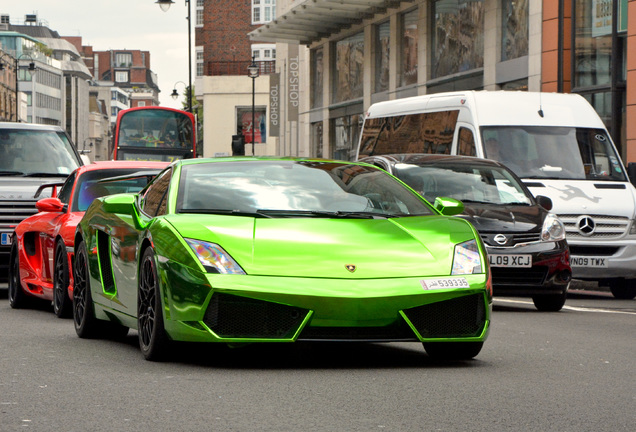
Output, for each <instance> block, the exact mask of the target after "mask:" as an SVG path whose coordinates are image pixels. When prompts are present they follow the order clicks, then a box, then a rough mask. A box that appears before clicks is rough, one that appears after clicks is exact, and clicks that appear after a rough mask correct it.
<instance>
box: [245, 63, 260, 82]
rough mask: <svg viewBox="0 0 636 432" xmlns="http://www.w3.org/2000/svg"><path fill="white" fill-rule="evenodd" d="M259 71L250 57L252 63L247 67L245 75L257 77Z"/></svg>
mask: <svg viewBox="0 0 636 432" xmlns="http://www.w3.org/2000/svg"><path fill="white" fill-rule="evenodd" d="M259 72H260V68H259V67H258V65H257V64H256V62H255V61H254V59H252V64H251V65H249V66H248V67H247V76H248V77H250V78H258V75H259Z"/></svg>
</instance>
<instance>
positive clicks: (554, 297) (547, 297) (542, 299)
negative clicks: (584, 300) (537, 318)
mask: <svg viewBox="0 0 636 432" xmlns="http://www.w3.org/2000/svg"><path fill="white" fill-rule="evenodd" d="M567 296H568V293H567V291H566V292H564V293H561V294H540V295H535V296H532V302H533V303H534V306H535V307H536V308H537V310H538V311H541V312H558V311H560V310H561V309H563V305H565V300H566V299H567Z"/></svg>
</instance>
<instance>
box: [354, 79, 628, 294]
mask: <svg viewBox="0 0 636 432" xmlns="http://www.w3.org/2000/svg"><path fill="white" fill-rule="evenodd" d="M395 153H446V154H459V155H468V156H477V157H481V158H490V159H496V160H499V161H500V162H503V163H504V164H505V165H507V166H508V167H509V168H511V169H512V170H513V171H514V172H515V173H516V174H517V175H518V176H519V177H521V178H522V179H523V181H524V183H525V184H526V186H528V188H529V189H530V190H531V191H532V193H533V194H534V195H535V196H536V195H545V196H547V197H549V198H551V199H552V203H553V208H552V212H553V213H555V214H556V215H558V216H559V218H560V219H561V221H562V222H563V223H564V225H565V227H566V231H567V237H566V238H567V241H568V244H569V246H570V263H571V265H572V270H573V277H574V278H577V279H582V280H594V281H598V282H599V283H600V284H602V285H605V284H608V285H609V287H610V289H611V291H612V293H613V294H614V296H615V297H617V298H628V299H629V298H634V297H636V223H635V211H636V189H635V188H634V187H633V186H632V184H631V183H630V182H629V179H628V176H627V172H626V170H625V167H624V165H623V163H622V162H621V159H620V157H619V155H618V153H617V151H616V148H615V146H614V144H613V143H612V140H611V138H610V136H609V133H608V132H607V130H606V128H605V126H604V124H603V122H602V120H601V119H600V118H599V116H598V114H597V113H596V111H595V110H594V109H593V108H592V106H591V105H590V104H589V103H588V102H587V101H586V100H585V99H584V98H583V97H581V96H580V95H576V94H560V93H535V92H517V91H463V92H451V93H437V94H432V95H425V96H416V97H411V98H404V99H398V100H393V101H386V102H379V103H376V104H373V105H372V106H371V107H370V108H369V111H368V112H367V114H366V117H365V121H364V125H363V128H362V133H361V134H360V143H359V146H358V158H363V157H366V156H372V155H381V154H395Z"/></svg>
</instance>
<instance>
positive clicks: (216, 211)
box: [177, 208, 273, 218]
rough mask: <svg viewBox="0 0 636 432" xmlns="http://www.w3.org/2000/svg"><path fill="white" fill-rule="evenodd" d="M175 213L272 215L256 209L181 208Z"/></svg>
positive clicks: (267, 216)
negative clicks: (249, 210) (253, 210)
mask: <svg viewBox="0 0 636 432" xmlns="http://www.w3.org/2000/svg"><path fill="white" fill-rule="evenodd" d="M177 213H180V214H182V213H196V214H216V215H231V216H249V217H261V218H271V217H273V216H270V215H268V214H265V213H262V212H261V211H260V210H257V211H255V212H247V211H243V210H226V209H204V208H201V209H199V208H182V209H180V210H179V211H178V212H177Z"/></svg>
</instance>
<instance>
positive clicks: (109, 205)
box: [103, 194, 137, 216]
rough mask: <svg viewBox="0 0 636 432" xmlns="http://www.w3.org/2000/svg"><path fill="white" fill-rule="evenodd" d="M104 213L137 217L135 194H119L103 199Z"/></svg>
mask: <svg viewBox="0 0 636 432" xmlns="http://www.w3.org/2000/svg"><path fill="white" fill-rule="evenodd" d="M103 200H104V204H103V207H104V211H106V212H108V213H119V214H126V215H130V216H133V215H136V214H137V212H136V210H135V195H133V194H118V195H109V196H106V197H104V198H103Z"/></svg>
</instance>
